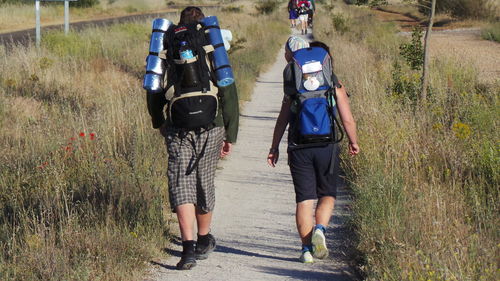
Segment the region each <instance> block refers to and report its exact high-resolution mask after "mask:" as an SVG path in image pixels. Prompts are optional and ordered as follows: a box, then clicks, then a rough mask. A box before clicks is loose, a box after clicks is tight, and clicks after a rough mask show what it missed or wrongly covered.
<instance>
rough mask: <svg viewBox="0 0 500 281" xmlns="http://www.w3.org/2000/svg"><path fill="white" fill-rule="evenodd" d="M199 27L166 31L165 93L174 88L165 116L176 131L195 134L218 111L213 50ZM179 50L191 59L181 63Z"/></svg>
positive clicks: (201, 25) (188, 25)
mask: <svg viewBox="0 0 500 281" xmlns="http://www.w3.org/2000/svg"><path fill="white" fill-rule="evenodd" d="M205 30H206V28H205V27H204V26H203V24H201V23H193V24H185V25H177V26H173V27H171V28H170V29H169V31H167V36H166V40H165V49H166V50H167V54H166V57H167V64H168V65H169V69H168V70H167V87H166V88H167V89H169V88H171V87H173V90H174V91H173V92H174V94H173V97H172V98H171V99H170V102H169V106H168V112H167V115H168V117H169V119H170V120H171V122H172V124H173V125H174V127H176V128H180V129H187V130H195V129H199V128H207V127H209V126H210V125H212V124H213V121H214V120H215V117H216V115H217V110H218V107H219V106H218V102H219V101H218V88H217V87H216V86H215V85H216V82H215V81H216V80H215V75H214V72H213V66H212V63H211V62H212V61H213V58H212V54H211V52H213V50H214V48H213V46H212V45H210V42H209V41H208V38H207V36H206V32H205ZM181 48H188V49H190V50H191V52H192V54H193V55H194V58H192V59H187V60H186V59H182V58H181V57H180V55H179V53H180V52H181V51H182V50H181Z"/></svg>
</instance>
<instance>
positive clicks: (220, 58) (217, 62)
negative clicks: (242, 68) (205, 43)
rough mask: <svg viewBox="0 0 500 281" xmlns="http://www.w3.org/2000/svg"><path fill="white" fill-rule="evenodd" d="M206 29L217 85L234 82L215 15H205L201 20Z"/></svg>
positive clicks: (226, 84) (222, 85)
mask: <svg viewBox="0 0 500 281" xmlns="http://www.w3.org/2000/svg"><path fill="white" fill-rule="evenodd" d="M202 22H203V24H205V27H206V28H207V30H208V39H209V41H210V44H212V46H214V49H215V51H214V66H215V77H216V78H217V85H218V86H221V87H224V86H228V85H231V84H232V83H234V75H233V70H232V69H231V65H230V64H229V57H228V55H227V52H226V49H225V48H224V40H223V39H222V34H221V31H220V27H219V21H218V20H217V17H215V16H209V17H205V18H203V20H202Z"/></svg>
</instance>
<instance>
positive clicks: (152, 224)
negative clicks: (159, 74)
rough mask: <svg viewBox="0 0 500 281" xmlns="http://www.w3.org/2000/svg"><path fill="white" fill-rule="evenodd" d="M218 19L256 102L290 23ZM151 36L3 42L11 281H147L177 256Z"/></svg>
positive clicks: (0, 190)
mask: <svg viewBox="0 0 500 281" xmlns="http://www.w3.org/2000/svg"><path fill="white" fill-rule="evenodd" d="M217 15H218V16H219V19H220V22H221V25H222V26H223V27H229V28H230V29H231V30H232V32H233V36H234V41H233V45H232V47H233V48H232V52H231V55H230V58H231V62H232V64H233V67H234V72H235V75H236V80H237V86H238V89H239V95H240V98H241V99H249V98H250V97H249V94H250V92H251V89H252V88H253V83H254V81H255V79H256V76H257V75H258V73H259V72H260V70H261V69H262V68H263V67H265V66H266V64H268V63H269V62H270V61H272V60H273V59H274V57H275V55H276V53H277V51H278V49H279V48H280V47H281V46H282V42H284V41H285V40H286V36H287V35H288V32H289V28H288V25H287V22H286V19H284V18H282V17H279V16H277V15H276V14H272V15H258V14H256V12H255V10H254V7H253V6H249V7H248V8H247V9H246V10H244V11H234V12H228V11H226V12H224V13H223V14H222V13H217ZM171 20H174V21H177V20H178V19H171ZM263 22H266V23H267V24H266V26H267V27H268V28H266V29H264V28H261V26H262V23H263ZM150 34H151V21H140V22H130V23H126V24H115V25H111V26H108V27H104V28H89V29H85V30H82V31H80V32H71V33H70V34H69V35H68V36H64V34H62V33H61V32H47V33H46V34H44V37H43V38H42V42H41V48H40V49H36V48H30V47H26V46H15V47H14V48H9V49H7V48H4V47H3V46H1V47H0V124H1V127H2V131H1V133H0V155H1V156H0V157H1V162H2V165H1V166H0V167H1V168H0V210H1V212H0V241H1V243H0V279H1V280H138V279H139V278H141V277H140V276H142V274H143V270H144V268H145V267H147V265H148V262H149V261H150V260H151V257H153V256H161V255H164V254H165V253H164V252H163V249H164V248H165V247H167V246H168V243H169V242H168V241H169V238H170V236H171V235H172V234H171V233H172V230H171V227H173V226H172V222H171V215H170V210H169V207H168V203H167V202H168V200H167V192H166V186H167V181H166V176H165V173H166V149H165V146H164V141H162V138H161V136H160V135H159V133H158V132H157V131H155V130H153V129H152V128H151V123H150V118H149V116H148V114H147V109H146V104H145V100H146V99H145V92H144V90H143V89H142V87H141V86H142V81H141V79H142V75H143V74H144V71H145V69H144V64H145V63H144V60H145V57H146V55H147V50H148V44H149V36H150ZM262 48H265V49H266V50H268V51H267V52H262Z"/></svg>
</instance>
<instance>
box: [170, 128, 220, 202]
mask: <svg viewBox="0 0 500 281" xmlns="http://www.w3.org/2000/svg"><path fill="white" fill-rule="evenodd" d="M223 140H224V128H223V127H214V128H213V129H210V130H207V131H204V132H202V133H195V132H193V131H188V132H180V131H175V130H169V131H167V134H166V137H165V142H166V144H167V152H168V171H167V175H168V192H169V200H170V207H171V208H172V210H173V211H175V209H174V208H175V207H177V206H179V205H182V204H189V203H191V204H194V205H196V206H197V207H198V208H199V209H201V210H202V211H203V212H211V211H213V209H214V206H215V185H214V179H215V170H216V168H217V161H218V160H219V158H220V150H221V148H222V141H223ZM205 142H206V148H205V152H204V155H203V156H202V157H201V159H200V160H199V162H198V166H197V167H196V168H195V169H194V170H193V172H192V173H191V174H189V175H186V171H187V170H188V169H190V168H191V167H192V166H193V164H194V163H195V161H196V158H197V157H198V155H199V154H200V152H201V151H202V150H203V146H204V145H205Z"/></svg>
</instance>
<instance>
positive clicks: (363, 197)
mask: <svg viewBox="0 0 500 281" xmlns="http://www.w3.org/2000/svg"><path fill="white" fill-rule="evenodd" d="M334 12H337V13H342V14H343V15H344V16H345V17H348V18H349V19H350V20H349V22H351V25H350V26H349V28H350V31H349V32H347V33H345V34H344V35H343V36H341V35H339V33H337V32H335V31H333V28H332V21H331V19H329V18H327V17H323V18H318V19H317V22H316V23H315V26H320V27H321V28H318V29H315V36H316V38H317V39H319V40H324V41H325V42H327V43H328V44H329V45H330V46H331V47H332V52H333V59H334V64H335V70H336V72H337V74H338V76H339V78H340V79H341V80H342V81H344V83H345V85H346V87H347V90H348V91H349V92H350V93H351V103H352V106H353V111H354V116H355V119H356V120H357V122H358V129H359V135H360V136H359V137H360V146H361V151H362V153H361V154H360V155H359V156H358V157H356V158H351V157H347V156H346V157H345V169H346V171H347V174H348V178H349V180H350V181H351V182H352V185H351V186H352V188H353V192H354V194H355V202H354V218H353V220H352V223H353V228H354V229H355V231H356V233H357V241H356V245H357V249H358V250H359V251H360V253H361V254H360V256H359V257H358V258H359V261H360V262H361V265H362V268H361V269H362V271H363V273H364V274H365V276H366V279H367V280H494V279H495V278H496V277H495V276H497V274H498V273H497V265H496V264H497V253H498V241H499V238H500V237H499V233H498V228H499V221H498V217H497V214H498V211H499V209H498V207H499V204H498V202H499V192H498V186H499V185H500V182H499V180H500V179H499V175H500V170H499V168H498V167H500V162H499V161H500V150H499V149H498V140H499V139H500V135H499V133H498V130H497V129H495V128H498V125H499V124H498V118H497V117H496V116H498V114H499V113H500V111H499V108H500V107H499V99H498V97H499V96H498V93H499V92H500V88H499V85H498V84H496V85H495V84H482V83H481V82H479V80H478V75H477V70H475V69H474V68H472V67H470V64H467V63H466V61H464V60H463V58H436V59H435V60H433V62H432V64H431V68H430V69H431V75H430V77H431V85H430V97H429V101H428V103H427V104H418V103H412V102H408V101H407V100H405V97H402V96H398V95H394V93H393V92H392V87H393V83H394V81H393V76H392V72H393V71H394V68H393V65H394V62H395V61H398V62H399V63H400V64H402V65H404V63H405V62H404V61H403V60H402V59H401V58H400V57H399V52H398V45H399V43H400V42H401V40H402V39H400V38H397V37H396V32H395V29H394V28H391V27H390V26H384V25H382V24H379V23H377V22H376V21H375V19H374V18H373V17H371V16H370V15H369V14H368V11H366V10H364V9H360V8H355V7H350V8H347V7H345V6H343V5H337V6H336V7H335V8H334ZM377 38H378V40H377ZM418 75H419V73H415V72H412V71H411V70H409V68H408V67H403V69H402V76H401V78H400V79H407V80H412V79H414V76H416V77H417V78H416V80H415V81H417V83H418V81H419V76H418ZM418 89H419V88H418V87H417V88H416V91H417V92H414V93H412V94H413V95H418ZM409 90H411V89H409ZM413 91H414V90H413Z"/></svg>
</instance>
